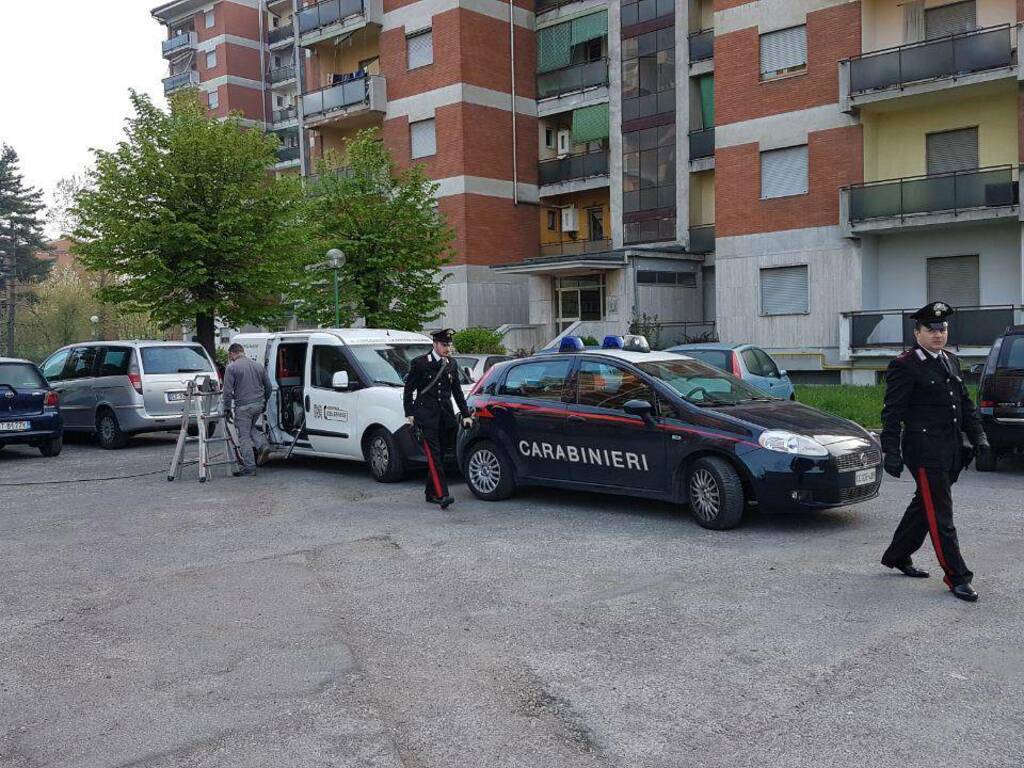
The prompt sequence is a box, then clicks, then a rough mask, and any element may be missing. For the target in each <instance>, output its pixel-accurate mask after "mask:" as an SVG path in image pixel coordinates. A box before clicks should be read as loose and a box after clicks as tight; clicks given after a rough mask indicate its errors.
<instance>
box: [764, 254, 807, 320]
mask: <svg viewBox="0 0 1024 768" xmlns="http://www.w3.org/2000/svg"><path fill="white" fill-rule="evenodd" d="M807 310H808V300H807V266H806V265H802V266H798V267H775V268H772V269H762V270H761V314H764V315H793V314H806V313H807Z"/></svg>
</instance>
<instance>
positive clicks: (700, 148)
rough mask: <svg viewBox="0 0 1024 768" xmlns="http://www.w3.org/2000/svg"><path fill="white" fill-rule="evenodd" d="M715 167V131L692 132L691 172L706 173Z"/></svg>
mask: <svg viewBox="0 0 1024 768" xmlns="http://www.w3.org/2000/svg"><path fill="white" fill-rule="evenodd" d="M714 167H715V129H714V127H711V128H698V129H697V130H696V131H690V170H691V171H706V170H710V169H711V168H714Z"/></svg>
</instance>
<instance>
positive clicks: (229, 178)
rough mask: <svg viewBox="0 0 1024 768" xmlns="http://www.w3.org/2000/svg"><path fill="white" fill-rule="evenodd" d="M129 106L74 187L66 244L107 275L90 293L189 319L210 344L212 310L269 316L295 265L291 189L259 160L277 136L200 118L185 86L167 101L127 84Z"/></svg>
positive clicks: (276, 311) (296, 195) (296, 198)
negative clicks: (121, 130) (118, 136)
mask: <svg viewBox="0 0 1024 768" xmlns="http://www.w3.org/2000/svg"><path fill="white" fill-rule="evenodd" d="M131 101H132V106H133V107H134V110H135V114H134V116H132V117H130V118H129V119H128V125H127V129H126V133H125V137H124V139H123V140H122V141H121V142H120V143H119V144H118V145H117V148H116V149H115V150H114V151H112V152H107V151H103V150H95V151H94V153H95V157H96V165H95V168H94V169H92V170H91V171H90V172H89V174H88V177H87V180H86V184H85V186H84V188H83V189H81V190H80V191H79V192H78V194H77V196H76V204H75V206H74V208H73V210H72V212H71V214H72V216H73V218H74V219H75V220H76V221H77V226H76V228H75V232H74V238H75V241H76V245H75V252H76V253H78V254H79V255H80V256H81V260H82V262H83V263H84V264H85V265H86V266H87V267H89V268H90V269H92V270H94V271H96V272H99V273H107V274H109V275H110V276H111V280H110V281H109V283H108V284H106V285H105V286H103V287H101V288H100V291H99V298H100V299H101V300H103V301H107V302H110V303H113V304H116V305H118V306H121V307H122V308H124V309H126V310H128V311H137V312H144V313H146V314H148V315H149V317H150V318H152V319H153V320H154V321H156V322H157V323H158V324H159V325H161V326H163V327H168V326H171V325H174V324H178V323H187V322H189V321H191V322H192V323H194V325H195V329H196V333H197V336H198V338H199V341H200V342H201V343H202V344H203V346H205V347H206V348H207V349H209V350H211V352H212V350H213V349H214V341H215V340H214V321H215V319H220V320H221V321H223V322H225V323H227V324H229V325H233V326H240V325H244V324H248V323H253V324H262V323H273V322H277V321H279V320H280V318H281V316H282V313H283V309H284V307H283V305H282V303H281V302H280V297H281V294H282V292H283V291H284V290H285V288H286V287H288V286H289V285H291V284H293V283H294V282H295V281H296V280H297V279H298V277H299V275H300V273H301V266H302V263H303V258H304V255H305V254H306V253H307V252H308V249H307V246H306V244H305V242H304V239H303V238H304V234H305V228H304V226H303V223H302V200H303V195H302V189H301V186H300V183H299V181H298V179H295V178H292V177H285V176H282V177H280V178H273V177H271V176H270V175H268V173H267V166H269V165H271V164H272V163H273V162H274V159H275V149H276V148H277V145H278V141H277V139H276V138H275V137H273V136H270V135H267V134H264V133H262V132H260V131H254V130H247V129H245V128H243V127H242V125H241V123H240V121H239V118H238V117H237V116H233V117H231V118H229V119H228V120H223V121H221V120H215V119H211V118H209V117H208V116H207V114H206V109H205V107H203V106H202V104H201V103H200V101H199V98H198V95H197V92H196V91H195V90H188V91H186V92H184V93H181V94H178V95H176V96H175V97H174V98H172V100H171V105H170V110H169V111H164V110H161V109H159V108H157V107H155V106H154V105H153V103H152V102H151V101H150V100H149V98H147V97H146V96H144V95H140V94H137V93H135V92H132V95H131Z"/></svg>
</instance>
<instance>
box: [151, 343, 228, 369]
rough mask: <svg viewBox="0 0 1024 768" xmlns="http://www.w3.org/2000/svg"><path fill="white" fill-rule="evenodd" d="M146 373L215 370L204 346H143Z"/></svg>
mask: <svg viewBox="0 0 1024 768" xmlns="http://www.w3.org/2000/svg"><path fill="white" fill-rule="evenodd" d="M142 370H143V372H144V373H149V374H153V373H208V372H210V371H212V370H213V366H212V365H210V358H208V357H207V356H206V350H204V349H203V348H202V347H184V346H182V347H172V346H161V347H143V348H142Z"/></svg>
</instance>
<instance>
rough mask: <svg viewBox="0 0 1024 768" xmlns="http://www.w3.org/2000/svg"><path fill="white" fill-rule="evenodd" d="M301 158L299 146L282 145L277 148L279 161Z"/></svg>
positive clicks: (285, 161)
mask: <svg viewBox="0 0 1024 768" xmlns="http://www.w3.org/2000/svg"><path fill="white" fill-rule="evenodd" d="M298 159H299V148H298V147H281V148H279V149H278V150H277V162H279V163H287V162H289V161H290V160H298Z"/></svg>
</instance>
